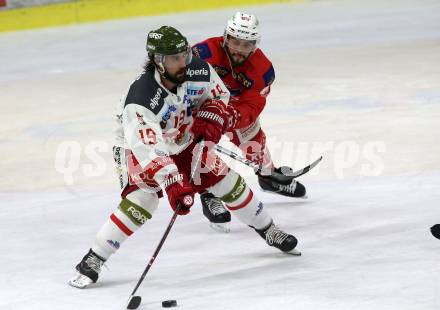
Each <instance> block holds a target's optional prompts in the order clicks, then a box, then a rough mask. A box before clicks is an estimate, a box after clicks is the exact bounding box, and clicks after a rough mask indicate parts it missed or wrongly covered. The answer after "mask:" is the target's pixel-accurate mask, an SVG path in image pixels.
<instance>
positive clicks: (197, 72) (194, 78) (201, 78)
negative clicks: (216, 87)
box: [186, 56, 211, 82]
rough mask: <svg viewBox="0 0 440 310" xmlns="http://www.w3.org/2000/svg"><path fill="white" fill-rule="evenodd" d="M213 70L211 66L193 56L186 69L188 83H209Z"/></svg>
mask: <svg viewBox="0 0 440 310" xmlns="http://www.w3.org/2000/svg"><path fill="white" fill-rule="evenodd" d="M210 79H211V70H210V66H209V64H208V63H207V62H206V61H204V60H203V59H200V58H199V57H197V56H193V57H192V60H191V62H190V63H189V65H188V66H187V68H186V81H188V82H209V81H210Z"/></svg>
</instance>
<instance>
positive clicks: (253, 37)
mask: <svg viewBox="0 0 440 310" xmlns="http://www.w3.org/2000/svg"><path fill="white" fill-rule="evenodd" d="M227 35H230V36H232V37H234V38H237V39H242V40H247V41H255V43H256V44H258V43H259V42H260V38H261V36H260V33H259V31H258V19H257V17H256V16H255V15H253V14H246V13H241V12H237V13H235V14H234V16H232V17H231V19H229V20H228V24H227V25H226V29H225V37H226V36H227Z"/></svg>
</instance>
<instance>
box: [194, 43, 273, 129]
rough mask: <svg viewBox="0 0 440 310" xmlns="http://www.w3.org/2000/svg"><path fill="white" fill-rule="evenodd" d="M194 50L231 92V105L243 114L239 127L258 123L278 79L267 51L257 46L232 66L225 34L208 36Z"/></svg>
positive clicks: (237, 127)
mask: <svg viewBox="0 0 440 310" xmlns="http://www.w3.org/2000/svg"><path fill="white" fill-rule="evenodd" d="M192 50H193V54H194V55H196V56H197V57H200V58H201V59H203V60H205V61H207V62H208V63H210V64H211V66H212V67H213V68H214V69H215V71H216V72H217V74H218V75H219V76H220V78H221V79H222V80H223V82H224V83H225V86H226V87H227V88H228V90H229V92H230V93H231V101H230V104H232V105H234V107H235V108H236V109H237V110H238V111H239V112H240V115H241V120H240V122H239V123H238V124H237V126H236V129H239V128H246V127H249V126H250V125H252V124H253V123H255V122H256V121H257V119H258V117H259V115H260V113H261V112H262V111H263V109H264V106H265V104H266V97H267V95H268V94H269V92H270V85H271V84H272V83H273V81H274V79H275V71H274V69H273V66H272V63H271V62H270V61H269V59H267V57H266V56H265V55H264V53H263V52H262V51H261V50H260V49H259V48H257V49H256V50H255V52H254V53H253V54H252V55H251V56H250V57H249V58H248V59H247V60H246V61H245V62H244V63H243V64H242V65H240V66H237V67H234V68H233V69H232V68H231V64H230V62H229V59H228V56H227V54H226V51H225V50H224V48H223V37H213V38H209V39H207V40H205V41H203V42H200V43H198V44H196V45H194V46H193V48H192Z"/></svg>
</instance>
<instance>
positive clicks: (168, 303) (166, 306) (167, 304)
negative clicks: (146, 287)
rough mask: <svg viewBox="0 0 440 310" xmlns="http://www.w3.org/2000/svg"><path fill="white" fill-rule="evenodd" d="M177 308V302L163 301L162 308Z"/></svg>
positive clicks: (172, 300) (171, 300)
mask: <svg viewBox="0 0 440 310" xmlns="http://www.w3.org/2000/svg"><path fill="white" fill-rule="evenodd" d="M176 306H177V301H176V300H174V299H170V300H164V301H162V307H164V308H171V307H176Z"/></svg>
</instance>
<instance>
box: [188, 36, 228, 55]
mask: <svg viewBox="0 0 440 310" xmlns="http://www.w3.org/2000/svg"><path fill="white" fill-rule="evenodd" d="M222 40H223V37H212V38H208V39H206V40H205V41H202V42H200V43H197V44H195V45H194V46H193V47H192V51H193V54H194V55H195V56H197V57H199V58H200V59H204V60H208V59H211V58H212V57H213V56H214V55H215V54H217V53H218V49H220V48H221V42H222Z"/></svg>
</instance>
